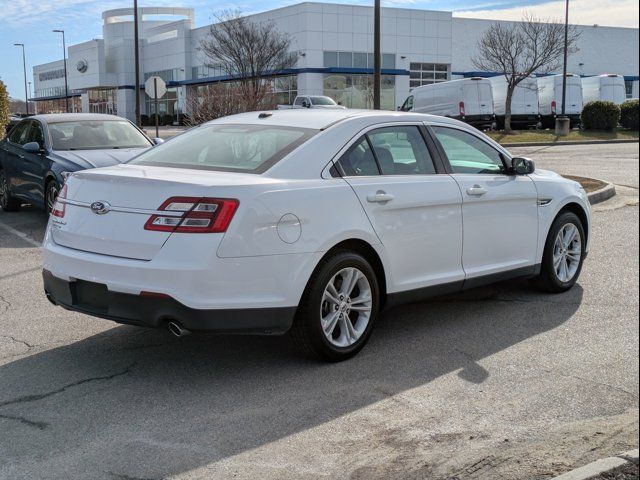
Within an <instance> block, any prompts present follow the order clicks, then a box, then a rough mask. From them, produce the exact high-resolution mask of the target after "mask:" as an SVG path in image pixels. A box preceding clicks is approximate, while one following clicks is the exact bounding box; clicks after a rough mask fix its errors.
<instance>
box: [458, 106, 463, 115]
mask: <svg viewBox="0 0 640 480" xmlns="http://www.w3.org/2000/svg"><path fill="white" fill-rule="evenodd" d="M458 106H459V107H460V116H461V117H464V102H460V103H459V104H458Z"/></svg>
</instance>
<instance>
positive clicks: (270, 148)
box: [129, 124, 317, 173]
mask: <svg viewBox="0 0 640 480" xmlns="http://www.w3.org/2000/svg"><path fill="white" fill-rule="evenodd" d="M316 133H317V130H312V129H309V128H297V127H280V126H274V125H231V124H218V125H215V124H213V125H202V126H200V127H198V128H194V129H193V130H189V131H188V132H186V133H183V134H182V135H180V136H177V137H175V138H173V139H171V141H169V142H167V143H165V144H163V145H160V146H157V147H155V148H153V149H151V150H149V151H148V152H145V153H143V154H142V155H139V156H137V157H135V158H134V159H133V160H131V162H129V163H131V164H135V165H155V166H161V167H175V168H195V169H199V170H217V171H227V172H245V173H262V172H264V171H266V170H267V169H268V168H269V167H271V166H273V165H274V164H275V163H276V162H277V161H279V160H280V159H281V158H283V157H284V156H285V155H287V154H288V153H289V152H291V151H293V150H294V149H295V148H296V147H298V146H299V145H301V144H302V143H304V142H305V141H307V140H308V139H309V138H311V137H312V136H313V135H315V134H316Z"/></svg>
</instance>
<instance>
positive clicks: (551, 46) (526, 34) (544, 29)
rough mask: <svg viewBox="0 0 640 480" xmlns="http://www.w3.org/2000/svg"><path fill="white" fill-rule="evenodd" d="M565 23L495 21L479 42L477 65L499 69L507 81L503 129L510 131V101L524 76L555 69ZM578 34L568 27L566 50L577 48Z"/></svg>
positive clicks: (525, 19) (528, 18)
mask: <svg viewBox="0 0 640 480" xmlns="http://www.w3.org/2000/svg"><path fill="white" fill-rule="evenodd" d="M564 28H565V27H564V24H563V23H558V22H555V21H552V20H541V19H539V18H535V17H533V16H531V15H528V14H527V15H525V16H524V17H523V19H522V21H521V22H513V23H497V22H496V23H494V24H492V25H491V26H490V27H489V28H488V29H487V30H486V31H485V32H484V33H483V35H482V37H481V38H480V40H479V41H478V57H477V58H475V59H474V60H473V63H474V65H475V66H476V68H478V69H480V70H483V71H487V72H499V73H501V74H502V75H504V77H505V78H506V80H507V99H506V105H505V122H504V123H505V125H504V129H505V131H506V132H510V131H511V100H512V98H513V92H514V91H515V89H516V87H517V86H518V85H519V84H520V82H522V81H523V80H524V79H526V78H527V77H530V76H531V75H533V74H534V73H535V74H545V73H550V72H553V71H557V70H558V68H559V67H560V66H561V65H562V59H563V54H564ZM579 37H580V33H579V32H578V31H577V30H576V28H575V27H573V26H571V27H570V28H569V37H568V48H569V50H568V51H569V53H575V52H577V51H578V49H577V47H576V43H577V40H578V38H579Z"/></svg>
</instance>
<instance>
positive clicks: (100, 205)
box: [91, 202, 111, 215]
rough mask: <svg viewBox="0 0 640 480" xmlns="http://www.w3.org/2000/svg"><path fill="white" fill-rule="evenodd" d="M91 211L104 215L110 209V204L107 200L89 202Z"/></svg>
mask: <svg viewBox="0 0 640 480" xmlns="http://www.w3.org/2000/svg"><path fill="white" fill-rule="evenodd" d="M91 211H92V212H93V213H95V214H96V215H104V214H105V213H109V212H110V211H111V205H109V204H108V203H107V202H93V203H92V204H91Z"/></svg>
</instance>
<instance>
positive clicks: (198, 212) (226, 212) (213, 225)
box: [144, 197, 240, 233]
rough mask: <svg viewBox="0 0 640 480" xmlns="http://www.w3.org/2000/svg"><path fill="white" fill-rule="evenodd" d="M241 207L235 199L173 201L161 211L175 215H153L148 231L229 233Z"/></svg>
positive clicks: (148, 224)
mask: <svg viewBox="0 0 640 480" xmlns="http://www.w3.org/2000/svg"><path fill="white" fill-rule="evenodd" d="M239 203H240V202H238V200H236V199H235V198H198V197H171V198H170V199H168V200H167V201H165V202H164V203H163V204H162V205H160V208H158V210H159V211H164V212H167V213H174V215H162V214H154V215H151V217H149V220H147V223H146V224H145V225H144V229H145V230H154V231H158V232H177V233H221V232H226V231H227V228H228V227H229V224H230V223H231V219H233V215H234V214H235V213H236V210H237V209H238V205H239Z"/></svg>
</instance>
